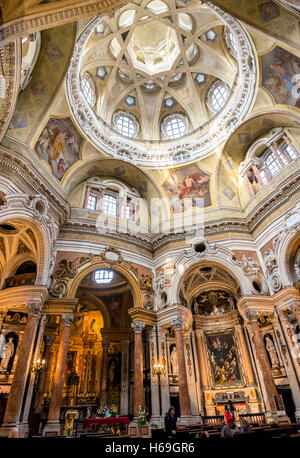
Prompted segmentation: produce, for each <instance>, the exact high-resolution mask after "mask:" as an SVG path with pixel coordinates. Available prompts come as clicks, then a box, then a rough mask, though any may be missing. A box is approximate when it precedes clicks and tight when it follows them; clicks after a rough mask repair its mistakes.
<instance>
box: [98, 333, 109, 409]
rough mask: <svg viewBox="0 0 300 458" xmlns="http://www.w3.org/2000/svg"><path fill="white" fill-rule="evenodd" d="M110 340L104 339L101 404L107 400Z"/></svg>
mask: <svg viewBox="0 0 300 458" xmlns="http://www.w3.org/2000/svg"><path fill="white" fill-rule="evenodd" d="M109 346H110V342H108V341H107V340H102V348H103V353H102V366H101V384H100V406H104V405H105V404H106V402H107V370H108V349H109Z"/></svg>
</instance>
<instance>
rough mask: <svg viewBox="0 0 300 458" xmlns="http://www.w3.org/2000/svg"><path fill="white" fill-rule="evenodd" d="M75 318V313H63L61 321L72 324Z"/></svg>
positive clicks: (66, 324) (65, 324)
mask: <svg viewBox="0 0 300 458" xmlns="http://www.w3.org/2000/svg"><path fill="white" fill-rule="evenodd" d="M73 320H74V315H73V313H63V314H62V316H61V322H62V323H63V325H64V326H71V324H72V322H73Z"/></svg>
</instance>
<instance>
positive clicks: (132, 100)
mask: <svg viewBox="0 0 300 458" xmlns="http://www.w3.org/2000/svg"><path fill="white" fill-rule="evenodd" d="M125 103H126V105H127V106H128V107H135V97H133V95H128V96H127V97H126V99H125Z"/></svg>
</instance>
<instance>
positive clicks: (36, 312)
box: [27, 302, 42, 318]
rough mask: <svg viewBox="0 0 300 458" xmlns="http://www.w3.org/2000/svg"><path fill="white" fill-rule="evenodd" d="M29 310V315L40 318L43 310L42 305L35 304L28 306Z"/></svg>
mask: <svg viewBox="0 0 300 458" xmlns="http://www.w3.org/2000/svg"><path fill="white" fill-rule="evenodd" d="M27 309H28V312H29V315H30V316H32V317H34V318H38V317H39V316H40V313H41V310H42V304H37V303H35V302H33V303H32V304H28V305H27Z"/></svg>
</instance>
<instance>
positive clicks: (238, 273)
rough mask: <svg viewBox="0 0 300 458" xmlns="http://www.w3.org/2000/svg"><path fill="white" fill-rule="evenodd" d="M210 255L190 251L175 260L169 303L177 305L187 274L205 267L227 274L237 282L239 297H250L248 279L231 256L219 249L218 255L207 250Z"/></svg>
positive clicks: (216, 252) (216, 250)
mask: <svg viewBox="0 0 300 458" xmlns="http://www.w3.org/2000/svg"><path fill="white" fill-rule="evenodd" d="M208 251H211V252H210V253H206V252H205V256H203V255H202V254H200V255H199V254H197V253H195V252H193V251H192V250H190V252H188V253H187V251H186V252H185V253H184V254H183V255H182V256H180V257H179V258H178V259H176V260H175V265H176V266H177V268H176V270H175V273H174V276H173V278H172V290H171V293H170V303H171V304H176V303H177V304H178V303H180V296H179V293H180V289H181V284H182V281H183V279H184V277H185V276H186V275H187V273H188V272H190V271H192V270H193V269H194V268H195V267H197V266H199V267H201V266H202V267H206V266H208V265H209V266H216V267H219V268H221V269H223V270H225V271H226V272H228V273H229V274H230V275H231V276H232V277H233V278H234V279H235V280H236V282H237V284H238V285H239V287H240V291H241V295H248V294H249V295H251V294H252V288H251V284H250V282H249V279H248V278H247V277H246V276H245V275H244V273H243V271H242V269H241V268H240V267H239V266H238V265H237V264H235V263H234V261H233V260H232V255H230V252H229V251H228V252H227V250H226V252H225V251H224V250H221V249H220V254H218V249H217V248H216V249H215V250H214V249H210V247H209V248H208Z"/></svg>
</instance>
